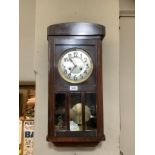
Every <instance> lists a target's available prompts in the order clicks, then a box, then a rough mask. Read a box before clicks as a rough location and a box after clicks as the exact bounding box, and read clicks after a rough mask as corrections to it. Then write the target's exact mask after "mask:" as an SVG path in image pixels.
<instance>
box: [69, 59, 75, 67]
mask: <svg viewBox="0 0 155 155" xmlns="http://www.w3.org/2000/svg"><path fill="white" fill-rule="evenodd" d="M69 60H70V61H71V62H72V63H73V65H74V66H75V67H76V65H75V63H74V62H73V60H72V59H71V58H69Z"/></svg>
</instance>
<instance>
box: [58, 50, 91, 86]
mask: <svg viewBox="0 0 155 155" xmlns="http://www.w3.org/2000/svg"><path fill="white" fill-rule="evenodd" d="M58 71H59V74H60V76H61V77H62V78H63V79H64V80H66V81H67V82H70V83H81V82H84V81H86V80H87V79H88V78H89V77H90V75H91V73H92V71H93V62H92V59H91V57H90V56H89V54H88V53H87V52H86V51H84V50H83V49H79V48H71V49H68V50H66V51H65V52H64V54H63V55H62V56H61V57H60V59H59V62H58Z"/></svg>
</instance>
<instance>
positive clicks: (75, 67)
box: [70, 65, 76, 73]
mask: <svg viewBox="0 0 155 155" xmlns="http://www.w3.org/2000/svg"><path fill="white" fill-rule="evenodd" d="M75 68H76V65H75V66H74V67H73V68H72V70H71V71H70V73H71V72H72V71H73V70H74V69H75Z"/></svg>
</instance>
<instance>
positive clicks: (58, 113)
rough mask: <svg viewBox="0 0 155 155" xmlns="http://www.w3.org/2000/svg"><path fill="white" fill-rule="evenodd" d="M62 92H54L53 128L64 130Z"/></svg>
mask: <svg viewBox="0 0 155 155" xmlns="http://www.w3.org/2000/svg"><path fill="white" fill-rule="evenodd" d="M65 98H66V95H65V94H63V93H58V94H55V129H56V130H66V128H67V127H66V115H65V100H66V99H65Z"/></svg>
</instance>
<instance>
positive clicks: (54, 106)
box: [47, 22, 105, 146]
mask: <svg viewBox="0 0 155 155" xmlns="http://www.w3.org/2000/svg"><path fill="white" fill-rule="evenodd" d="M104 36H105V27H104V26H103V25H99V24H94V23H83V22H80V23H76V22H72V23H61V24H55V25H50V26H49V27H48V29H47V39H48V135H47V141H49V142H53V143H54V144H55V145H56V146H95V145H97V144H98V143H99V142H100V141H101V140H105V136H104V124H103V88H102V39H103V38H104ZM78 49H81V50H83V51H84V52H86V53H87V54H88V57H90V59H91V61H92V65H93V69H92V71H91V74H90V75H89V77H87V78H86V80H83V81H82V82H75V83H74V82H70V81H69V80H65V78H63V76H66V77H67V76H68V74H69V72H70V71H69V69H70V70H73V73H74V72H75V73H76V71H75V70H77V75H79V74H80V70H78V69H81V68H84V67H83V66H87V63H85V62H84V58H83V57H84V56H85V55H84V54H83V55H82V54H81V56H83V57H82V58H80V53H78V57H77V58H75V57H74V54H73V55H72V57H71V58H72V60H69V62H68V64H69V65H68V66H69V67H68V68H69V69H68V68H67V65H64V68H65V67H66V68H67V70H66V71H65V69H64V72H65V73H63V75H61V74H60V71H59V68H60V67H61V66H59V62H60V60H61V58H62V57H63V55H64V54H65V53H66V52H67V51H73V53H74V51H76V50H78ZM71 61H75V62H76V63H77V62H79V61H80V62H81V63H82V62H83V64H84V65H83V66H82V67H81V68H80V67H79V66H80V65H79V66H78V64H74V63H75V62H71ZM72 63H73V64H72ZM66 64H67V63H66ZM74 65H76V66H74ZM90 66H91V65H88V67H90ZM74 67H75V70H74ZM62 68H63V67H62ZM81 70H82V69H81ZM88 71H89V70H88ZM78 73H79V74H78ZM85 74H86V73H84V71H83V76H85ZM72 76H75V74H73V75H72ZM71 78H72V80H73V81H74V78H73V77H71ZM81 78H82V77H81ZM76 80H77V79H75V81H76ZM75 109H76V110H75ZM75 112H76V113H75Z"/></svg>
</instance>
